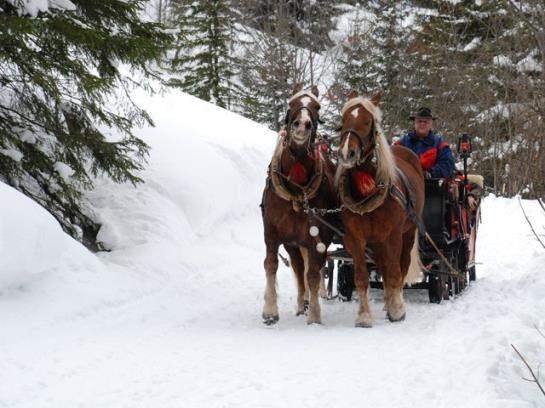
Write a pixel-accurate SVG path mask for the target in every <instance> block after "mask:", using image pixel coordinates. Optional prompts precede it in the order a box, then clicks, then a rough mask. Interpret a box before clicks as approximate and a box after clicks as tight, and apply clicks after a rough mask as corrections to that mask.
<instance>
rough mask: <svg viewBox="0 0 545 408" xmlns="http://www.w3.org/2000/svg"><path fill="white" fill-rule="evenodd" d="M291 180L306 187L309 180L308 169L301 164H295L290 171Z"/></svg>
mask: <svg viewBox="0 0 545 408" xmlns="http://www.w3.org/2000/svg"><path fill="white" fill-rule="evenodd" d="M288 177H289V179H290V180H292V181H294V182H296V183H297V184H300V185H305V184H306V183H307V180H308V174H307V169H305V167H304V166H303V165H302V164H301V163H295V164H294V165H293V166H291V168H290V170H289V171H288Z"/></svg>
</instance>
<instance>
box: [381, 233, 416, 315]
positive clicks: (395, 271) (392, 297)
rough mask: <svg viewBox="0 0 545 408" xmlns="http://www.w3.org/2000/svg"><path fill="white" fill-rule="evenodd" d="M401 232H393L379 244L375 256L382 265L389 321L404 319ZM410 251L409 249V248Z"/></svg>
mask: <svg viewBox="0 0 545 408" xmlns="http://www.w3.org/2000/svg"><path fill="white" fill-rule="evenodd" d="M401 246H402V239H401V234H396V233H393V234H392V236H390V239H389V240H388V242H387V243H386V244H385V245H381V246H380V250H379V251H377V252H378V254H377V256H378V257H380V258H381V261H380V262H381V264H383V265H384V268H383V269H384V272H383V278H384V282H383V286H384V300H385V308H386V313H387V315H388V319H389V320H390V321H391V322H397V321H400V320H404V319H405V302H404V301H403V284H404V278H405V276H404V275H403V274H402V272H401V252H402V250H401ZM409 252H410V249H409Z"/></svg>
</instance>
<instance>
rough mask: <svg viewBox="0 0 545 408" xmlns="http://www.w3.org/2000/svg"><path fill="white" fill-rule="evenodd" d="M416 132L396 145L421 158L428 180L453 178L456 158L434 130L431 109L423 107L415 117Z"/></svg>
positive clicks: (411, 117) (403, 137) (413, 117)
mask: <svg viewBox="0 0 545 408" xmlns="http://www.w3.org/2000/svg"><path fill="white" fill-rule="evenodd" d="M409 119H410V120H414V130H413V131H411V132H409V133H408V134H406V135H404V136H402V137H401V139H399V140H398V141H397V142H395V144H397V145H401V146H405V147H407V148H409V149H411V150H412V151H413V152H415V153H416V154H417V156H418V157H420V163H421V164H422V169H423V170H424V174H425V176H426V178H430V177H433V178H442V177H451V176H452V173H453V172H454V158H453V157H452V151H451V150H450V147H449V145H448V143H445V142H443V139H442V138H441V136H439V135H438V134H436V133H435V132H434V131H433V130H432V128H433V121H434V119H437V118H435V117H434V116H433V115H432V114H431V109H430V108H425V107H422V108H420V109H419V110H418V112H417V113H416V114H415V115H412V116H410V117H409Z"/></svg>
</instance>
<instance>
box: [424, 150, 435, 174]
mask: <svg viewBox="0 0 545 408" xmlns="http://www.w3.org/2000/svg"><path fill="white" fill-rule="evenodd" d="M436 161H437V149H436V148H435V147H434V148H433V149H430V150H426V151H425V152H424V153H422V154H421V155H420V164H421V165H422V168H423V169H424V170H430V169H431V168H432V167H433V166H435V162H436Z"/></svg>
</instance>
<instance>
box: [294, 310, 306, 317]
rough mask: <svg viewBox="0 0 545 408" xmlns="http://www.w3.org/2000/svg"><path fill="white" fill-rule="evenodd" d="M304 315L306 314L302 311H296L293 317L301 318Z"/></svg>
mask: <svg viewBox="0 0 545 408" xmlns="http://www.w3.org/2000/svg"><path fill="white" fill-rule="evenodd" d="M304 314H306V313H305V311H304V310H298V311H297V313H295V316H303V315H304Z"/></svg>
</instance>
